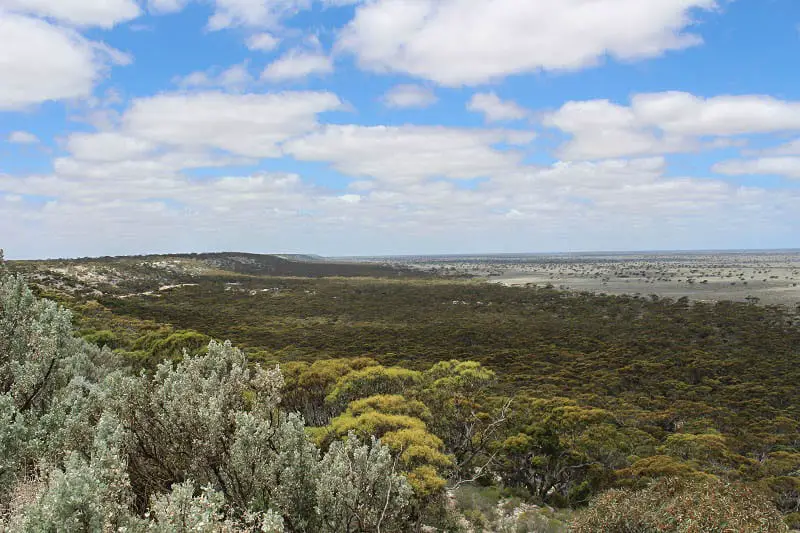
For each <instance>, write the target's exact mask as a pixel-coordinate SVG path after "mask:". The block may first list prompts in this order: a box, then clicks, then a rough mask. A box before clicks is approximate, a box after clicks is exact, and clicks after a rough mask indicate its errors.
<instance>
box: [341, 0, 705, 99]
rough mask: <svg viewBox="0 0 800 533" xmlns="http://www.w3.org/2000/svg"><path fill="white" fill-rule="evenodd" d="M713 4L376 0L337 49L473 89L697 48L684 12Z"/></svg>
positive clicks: (693, 0)
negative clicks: (521, 76) (539, 73)
mask: <svg viewBox="0 0 800 533" xmlns="http://www.w3.org/2000/svg"><path fill="white" fill-rule="evenodd" d="M715 6H716V2H715V1H714V0H648V1H647V2H643V1H641V0H594V1H591V2H587V1H586V0H560V1H558V2H555V1H553V2H545V1H527V2H525V1H520V0H495V1H493V2H486V1H485V0H416V1H414V2H408V1H406V0H375V1H372V2H368V3H365V4H364V5H362V6H360V7H359V8H358V10H357V12H356V16H355V18H354V19H353V20H352V21H351V22H350V23H349V24H348V26H347V27H346V28H345V29H344V30H343V31H342V33H341V35H340V38H339V42H338V47H339V49H341V50H345V51H349V52H352V53H353V54H355V55H356V57H357V59H358V61H359V63H360V65H361V66H362V67H364V68H368V69H370V70H375V71H381V72H382V71H391V72H403V73H407V74H411V75H414V76H418V77H420V78H425V79H430V80H433V81H436V82H438V83H440V84H442V85H448V86H459V85H475V84H480V83H485V82H489V81H492V80H495V79H498V78H502V77H505V76H508V75H511V74H519V73H524V72H535V71H537V70H541V69H543V70H576V69H581V68H585V67H591V66H594V65H596V64H597V63H599V62H600V61H601V60H602V59H603V58H604V57H606V56H611V57H614V58H617V59H620V60H634V59H640V58H647V57H654V56H659V55H661V54H663V53H664V52H667V51H669V50H679V49H682V48H686V47H689V46H694V45H697V44H699V43H700V42H701V38H700V37H698V36H697V35H695V34H692V33H687V32H686V29H687V28H688V27H689V26H690V25H691V23H692V18H691V14H692V10H693V9H711V8H713V7H715Z"/></svg>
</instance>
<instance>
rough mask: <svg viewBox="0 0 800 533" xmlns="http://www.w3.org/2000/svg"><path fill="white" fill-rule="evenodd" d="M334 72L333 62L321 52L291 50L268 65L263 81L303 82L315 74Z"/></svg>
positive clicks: (263, 73) (262, 74)
mask: <svg viewBox="0 0 800 533" xmlns="http://www.w3.org/2000/svg"><path fill="white" fill-rule="evenodd" d="M331 72H333V61H332V60H331V58H330V57H328V56H327V55H325V54H323V53H321V52H309V51H304V50H298V49H295V50H290V51H289V52H287V53H286V54H284V55H283V56H281V57H280V58H278V59H276V60H275V61H274V62H272V63H270V64H269V65H267V68H265V69H264V72H262V73H261V79H262V80H265V81H269V82H284V81H295V80H302V79H303V78H306V77H308V76H311V75H314V74H329V73H331Z"/></svg>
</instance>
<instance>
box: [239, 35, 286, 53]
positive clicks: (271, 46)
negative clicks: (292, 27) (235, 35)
mask: <svg viewBox="0 0 800 533" xmlns="http://www.w3.org/2000/svg"><path fill="white" fill-rule="evenodd" d="M280 42H281V40H280V39H278V38H277V37H275V36H274V35H272V34H271V33H266V32H265V33H256V34H255V35H251V36H250V37H248V38H247V48H249V49H250V50H259V51H261V52H270V51H272V50H275V48H277V47H278V44H280Z"/></svg>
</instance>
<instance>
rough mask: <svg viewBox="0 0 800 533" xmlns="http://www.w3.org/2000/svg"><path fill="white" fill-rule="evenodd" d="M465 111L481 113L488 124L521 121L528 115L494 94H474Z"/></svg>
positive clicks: (518, 107)
mask: <svg viewBox="0 0 800 533" xmlns="http://www.w3.org/2000/svg"><path fill="white" fill-rule="evenodd" d="M467 109H468V110H470V111H474V112H476V113H483V114H484V116H485V117H486V120H487V121H489V122H500V121H511V120H522V119H523V118H525V117H527V116H528V115H529V113H528V111H527V110H526V109H525V108H523V107H521V106H519V105H518V104H516V103H515V102H511V101H508V100H501V99H500V97H498V96H497V95H496V94H495V93H493V92H491V93H476V94H474V95H473V96H472V98H471V99H470V101H469V103H468V104H467Z"/></svg>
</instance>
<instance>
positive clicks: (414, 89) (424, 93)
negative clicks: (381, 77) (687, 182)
mask: <svg viewBox="0 0 800 533" xmlns="http://www.w3.org/2000/svg"><path fill="white" fill-rule="evenodd" d="M381 100H382V101H383V103H384V104H385V105H386V106H387V107H394V108H405V107H417V108H422V107H429V106H431V105H433V104H435V103H436V102H437V101H438V100H439V99H438V98H437V97H436V94H435V93H434V92H433V89H430V88H428V87H423V86H421V85H413V84H401V85H395V86H394V87H392V88H391V89H389V90H388V91H386V94H384V95H383V97H382V98H381Z"/></svg>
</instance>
